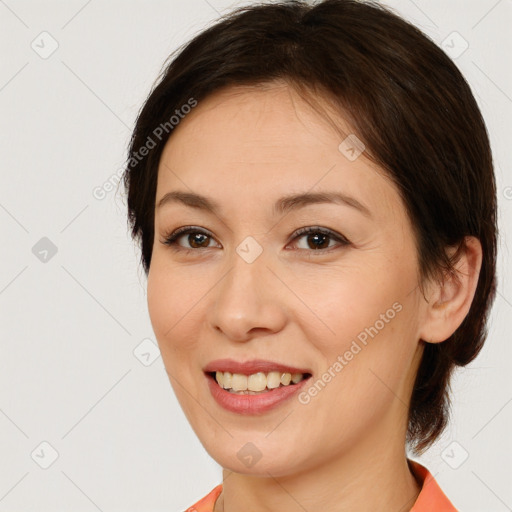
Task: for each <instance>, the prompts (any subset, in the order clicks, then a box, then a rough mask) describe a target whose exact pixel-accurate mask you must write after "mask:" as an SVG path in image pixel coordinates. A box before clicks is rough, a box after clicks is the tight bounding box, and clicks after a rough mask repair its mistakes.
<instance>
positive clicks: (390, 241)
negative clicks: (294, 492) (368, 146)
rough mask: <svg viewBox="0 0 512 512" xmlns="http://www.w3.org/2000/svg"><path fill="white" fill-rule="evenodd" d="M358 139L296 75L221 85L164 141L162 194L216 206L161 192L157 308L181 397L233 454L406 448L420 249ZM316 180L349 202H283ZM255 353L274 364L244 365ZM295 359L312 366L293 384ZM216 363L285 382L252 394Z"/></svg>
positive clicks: (151, 291)
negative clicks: (271, 83)
mask: <svg viewBox="0 0 512 512" xmlns="http://www.w3.org/2000/svg"><path fill="white" fill-rule="evenodd" d="M345 130H346V132H347V134H350V133H351V131H350V128H349V127H348V125H345ZM351 148H352V149H351ZM358 149H359V148H358V147H354V146H353V144H351V143H350V141H345V142H343V138H340V136H339V135H338V134H337V133H335V131H334V130H333V129H332V128H331V127H330V125H329V124H328V123H327V122H326V121H325V119H324V118H322V116H321V115H320V114H318V113H317V112H315V111H313V110H312V109H311V107H309V106H308V104H307V103H305V102H303V100H301V99H300V97H299V96H298V95H297V94H296V93H295V92H294V91H293V90H292V89H290V88H288V87H286V86H280V87H274V88H272V89H270V88H269V89H266V90H256V89H251V88H242V87H239V88H236V89H228V90H224V91H220V92H217V93H215V94H214V95H212V96H210V97H209V98H207V99H206V100H204V101H202V102H199V104H198V105H197V106H196V107H195V108H194V109H193V110H192V112H191V113H190V114H188V115H187V116H186V117H185V118H184V119H183V120H182V121H181V122H180V124H179V125H178V126H177V127H176V128H175V129H174V132H173V134H172V136H171V137H170V139H169V141H168V143H167V145H166V147H165V149H164V152H163V154H162V158H161V161H160V167H159V173H158V187H157V192H156V204H157V205H159V203H160V201H161V200H162V198H163V197H164V196H166V194H168V193H170V192H178V191H179V192H182V193H184V194H197V195H201V196H204V197H205V198H207V200H208V201H209V202H211V204H214V205H215V209H214V210H211V209H208V208H205V207H204V204H203V203H202V202H201V201H198V200H195V201H188V202H189V204H186V203H187V201H181V200H178V199H174V200H172V198H170V197H169V196H168V200H167V201H165V202H164V203H163V204H162V205H160V206H157V208H156V210H155V240H154V247H153V255H152V260H151V266H150V271H149V275H148V307H149V313H150V317H151V322H152V325H153V329H154V332H155V335H156V338H157V340H158V344H159V347H160V350H161V354H162V358H163V361H164V364H165V368H166V371H167V373H168V374H169V378H170V381H171V384H172V386H173V388H174V391H175V393H176V396H177V398H178V400H179V402H180V404H181V406H182V408H183V411H184V413H185V414H186V416H187V418H188V420H189V422H190V424H191V426H192V428H193V429H194V431H195V432H196V434H197V436H198V437H199V439H200V441H201V442H202V444H203V445H204V447H205V448H206V450H207V451H208V452H209V453H210V455H211V456H212V457H213V458H214V459H215V460H216V461H217V462H218V463H219V464H221V465H222V466H223V467H224V468H229V469H231V470H233V471H237V472H240V473H247V474H249V473H250V474H261V475H266V474H268V473H270V474H272V475H273V476H283V475H287V474H292V473H294V472H298V471H303V470H307V469H308V468H312V467H314V466H315V465H319V464H325V463H327V462H328V461H329V460H334V459H339V457H340V456H343V455H347V456H348V455H349V451H350V453H351V454H357V453H358V454H361V453H362V451H363V450H366V451H367V453H368V454H372V455H374V454H375V453H379V452H375V451H374V450H375V449H376V448H377V447H378V446H380V447H382V446H391V445H395V446H396V445H401V446H402V449H403V443H404V439H403V436H405V428H406V422H407V405H408V403H409V396H410V391H411V389H412V384H413V380H414V376H415V373H416V370H417V366H418V363H419V358H420V356H421V348H420V346H419V343H418V340H419V338H420V330H421V325H422V319H423V304H424V301H423V299H422V296H421V293H420V291H419V289H418V286H417V285H418V282H417V277H418V267H417V263H418V260H417V255H416V252H415V246H414V239H413V232H412V227H411V224H410V222H409V219H408V217H407V215H406V212H405V209H404V207H403V204H402V202H401V199H400V197H399V194H398V192H397V190H396V188H395V187H394V185H392V183H391V182H390V181H389V179H386V178H385V176H384V174H383V172H382V171H381V170H379V168H377V167H376V166H375V165H373V164H371V163H370V162H369V160H367V159H366V158H365V156H364V152H363V153H362V154H361V155H360V156H359V157H357V154H358ZM319 193H324V194H340V195H343V196H344V197H345V198H346V200H345V201H342V200H335V201H332V202H331V201H327V200H322V201H320V200H317V201H308V200H307V199H306V200H304V199H303V200H301V199H297V200H295V201H286V202H281V201H280V200H281V198H283V197H286V196H290V195H295V194H319ZM191 197H192V196H189V198H191ZM317 199H318V198H317ZM194 205H195V206H194ZM359 205H361V206H359ZM184 226H193V227H194V228H193V230H192V232H190V233H185V234H181V235H180V236H179V237H178V238H177V239H176V240H175V243H174V245H168V244H165V243H164V242H165V238H166V237H167V236H168V235H169V234H171V233H172V232H174V231H176V230H177V229H178V228H180V227H184ZM307 227H311V228H313V230H312V232H311V233H305V234H297V233H296V232H297V230H299V229H301V228H307ZM318 230H320V231H318ZM326 232H327V233H330V234H327V235H326V234H325V233H326ZM221 359H230V360H232V362H233V361H234V362H235V366H230V365H229V364H227V363H225V362H224V363H222V362H221V363H215V361H218V360H221ZM254 360H264V361H267V362H269V363H268V364H267V365H266V366H265V365H261V366H258V365H257V364H256V365H253V366H252V367H251V366H246V367H241V366H240V367H237V366H236V363H245V362H251V361H254ZM212 365H213V366H212ZM279 365H281V366H282V368H279ZM286 367H289V369H290V370H293V369H295V370H300V371H299V372H295V373H305V374H310V375H311V377H310V378H309V379H307V380H303V381H302V382H299V383H298V384H293V382H292V383H291V384H290V385H289V386H284V384H283V383H286V382H287V381H288V380H289V378H288V377H287V376H286V375H284V376H283V375H282V374H283V373H294V372H293V371H290V372H286V371H285V370H286V369H287V368H286ZM273 368H274V371H273V370H272V369H273ZM205 369H213V370H217V369H218V370H219V371H230V373H237V374H238V375H235V376H233V377H231V378H230V377H229V375H228V376H225V377H224V378H225V379H226V381H225V385H227V386H228V387H229V385H230V384H231V385H232V386H233V387H236V388H243V387H244V385H245V384H247V382H249V384H250V385H251V387H256V388H258V386H265V383H267V388H268V387H273V386H279V387H278V388H272V389H273V390H272V391H269V392H268V395H267V396H263V393H265V394H266V392H265V391H264V392H261V393H258V394H257V395H256V394H251V395H248V394H244V395H243V396H240V395H238V394H233V393H232V392H229V391H227V390H224V389H222V388H221V386H220V385H219V384H217V383H216V382H215V381H214V380H213V379H212V378H211V377H210V376H208V374H207V373H205ZM236 370H238V371H236ZM259 372H262V373H263V375H261V374H260V375H257V376H256V377H249V378H248V379H247V377H246V375H247V374H257V373H259ZM269 372H272V375H270V376H268V373H269ZM276 372H277V373H276ZM305 376H306V377H307V375H305ZM281 377H282V378H283V381H281ZM263 379H264V380H263ZM235 382H236V384H235ZM315 383H316V386H315ZM293 386H296V387H293ZM267 388H265V389H267ZM212 391H213V394H212ZM214 396H215V397H216V398H214ZM272 397H275V399H276V401H275V402H274V398H272ZM270 402H271V406H269V403H270ZM378 449H380V448H378Z"/></svg>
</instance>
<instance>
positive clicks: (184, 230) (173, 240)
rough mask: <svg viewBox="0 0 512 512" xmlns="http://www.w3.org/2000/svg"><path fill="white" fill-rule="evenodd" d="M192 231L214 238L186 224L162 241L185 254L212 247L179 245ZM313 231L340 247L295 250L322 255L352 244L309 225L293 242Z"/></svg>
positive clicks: (300, 230)
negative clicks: (328, 238) (182, 238)
mask: <svg viewBox="0 0 512 512" xmlns="http://www.w3.org/2000/svg"><path fill="white" fill-rule="evenodd" d="M190 233H200V234H202V235H206V236H208V237H210V238H213V236H212V235H211V234H210V233H208V232H207V231H204V230H203V229H201V228H197V227H195V226H184V227H181V228H178V229H177V230H175V231H174V232H169V233H167V234H165V235H164V240H162V241H161V243H162V244H164V245H168V246H170V247H171V249H173V250H174V251H181V252H183V253H185V254H188V253H192V252H195V253H197V252H198V251H199V250H205V249H211V247H203V248H202V249H200V248H197V249H193V248H191V249H189V248H187V247H181V246H180V245H178V243H177V241H178V239H179V238H181V237H182V236H184V235H187V234H190ZM311 233H320V234H322V235H327V236H329V237H330V238H331V239H333V240H335V241H337V242H338V243H339V244H340V245H339V246H338V247H336V246H334V247H329V248H328V249H316V250H315V249H311V250H308V249H295V250H299V251H306V252H307V253H310V255H311V256H313V255H322V254H326V253H330V252H332V251H333V250H335V249H339V248H341V247H344V246H347V245H349V244H350V241H349V240H348V239H347V238H345V237H344V236H342V235H339V234H337V233H336V232H334V231H331V230H330V229H326V228H321V227H317V226H309V227H304V228H300V229H298V230H297V231H295V233H294V234H293V235H292V236H293V238H292V242H293V241H295V240H297V239H298V238H302V237H303V236H304V235H309V234H311Z"/></svg>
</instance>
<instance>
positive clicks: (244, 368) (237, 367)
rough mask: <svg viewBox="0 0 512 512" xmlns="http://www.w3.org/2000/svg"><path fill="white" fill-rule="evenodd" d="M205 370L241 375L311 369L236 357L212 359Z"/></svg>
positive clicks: (308, 371) (300, 371)
mask: <svg viewBox="0 0 512 512" xmlns="http://www.w3.org/2000/svg"><path fill="white" fill-rule="evenodd" d="M203 371H204V372H206V373H208V372H217V371H218V372H230V373H239V374H241V375H252V374H253V373H258V372H263V373H269V372H272V371H277V372H285V373H308V374H310V373H311V371H310V370H308V369H307V368H296V367H294V366H290V365H287V364H281V363H277V362H275V361H266V360H263V359H252V360H250V361H244V362H241V361H235V360H234V359H216V360H215V361H211V362H210V363H208V364H207V365H206V366H205V367H204V368H203Z"/></svg>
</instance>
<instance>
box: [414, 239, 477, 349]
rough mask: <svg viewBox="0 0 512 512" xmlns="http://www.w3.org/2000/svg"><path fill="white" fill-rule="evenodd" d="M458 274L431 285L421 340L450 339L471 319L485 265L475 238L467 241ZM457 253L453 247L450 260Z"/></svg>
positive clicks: (456, 270)
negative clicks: (470, 314)
mask: <svg viewBox="0 0 512 512" xmlns="http://www.w3.org/2000/svg"><path fill="white" fill-rule="evenodd" d="M463 243H464V246H463V248H462V250H461V254H460V257H459V259H458V261H456V262H454V271H455V273H454V274H450V273H446V274H445V276H444V278H443V280H442V281H440V282H436V283H435V284H434V283H431V293H430V297H429V300H428V302H425V316H424V321H423V325H422V327H421V330H420V333H419V338H420V339H422V340H424V341H426V342H428V343H440V342H442V341H445V340H446V339H448V338H449V337H450V336H451V335H452V334H453V333H454V332H455V331H456V330H457V329H458V327H459V326H460V324H461V323H462V322H463V320H464V318H465V317H466V316H467V314H468V312H469V309H470V308H471V303H472V302H473V297H474V295H475V292H476V288H477V285H478V278H479V276H480V268H481V265H482V246H481V244H480V241H479V240H478V239H477V238H476V237H474V236H467V237H465V240H464V242H463ZM454 253H455V249H454V248H450V250H449V251H448V254H449V256H450V257H452V256H453V254H454Z"/></svg>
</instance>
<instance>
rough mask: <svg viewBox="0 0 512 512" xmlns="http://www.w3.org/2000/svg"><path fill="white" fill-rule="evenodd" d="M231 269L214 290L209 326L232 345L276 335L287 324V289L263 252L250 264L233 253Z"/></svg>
mask: <svg viewBox="0 0 512 512" xmlns="http://www.w3.org/2000/svg"><path fill="white" fill-rule="evenodd" d="M230 264H231V265H230V268H229V270H228V271H227V272H226V273H225V275H224V277H223V278H222V279H221V281H220V282H219V283H218V284H217V285H216V286H215V287H214V288H213V290H212V292H213V295H212V300H213V306H212V307H210V308H209V317H210V318H209V322H210V325H211V326H212V327H213V328H214V329H215V330H217V331H220V332H221V333H222V334H224V336H225V337H226V338H229V339H230V340H232V341H237V342H245V341H249V340H251V339H252V338H254V337H255V336H265V335H267V334H273V333H276V332H279V331H280V330H281V329H283V327H284V325H285V324H286V320H287V315H286V309H287V308H286V306H285V303H284V302H283V300H285V298H286V294H285V290H284V285H283V283H282V282H281V281H280V280H279V279H278V278H277V277H276V274H275V272H273V271H272V270H271V269H270V268H269V261H268V258H267V257H266V253H265V251H263V252H262V253H261V254H260V255H259V256H258V257H257V258H256V259H255V260H254V261H252V262H250V263H249V262H248V261H246V260H245V259H244V258H243V257H241V256H240V255H239V254H238V253H237V252H233V257H232V258H231V260H230Z"/></svg>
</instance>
